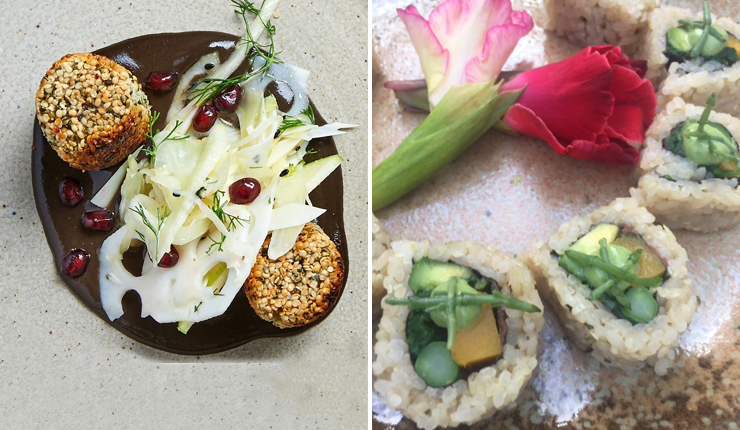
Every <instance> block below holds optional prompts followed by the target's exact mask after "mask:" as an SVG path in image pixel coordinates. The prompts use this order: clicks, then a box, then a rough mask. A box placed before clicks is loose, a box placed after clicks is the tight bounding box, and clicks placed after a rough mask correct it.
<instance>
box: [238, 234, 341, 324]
mask: <svg viewBox="0 0 740 430" xmlns="http://www.w3.org/2000/svg"><path fill="white" fill-rule="evenodd" d="M270 238H271V236H268V237H267V239H266V240H265V243H264V244H263V245H262V249H261V250H260V253H259V255H258V256H257V262H256V263H255V265H254V267H253V268H252V273H251V274H250V275H249V278H248V279H247V282H246V283H245V284H244V291H245V292H246V293H247V298H248V299H249V303H250V304H251V305H252V308H254V310H255V312H257V315H259V316H260V318H262V319H264V320H267V321H271V322H272V323H273V324H275V325H276V326H278V327H280V328H288V327H300V326H303V325H306V324H308V323H311V322H313V321H316V320H317V319H319V318H320V317H321V316H322V315H324V314H325V313H326V311H327V310H328V309H329V308H330V307H331V305H332V304H333V303H334V302H335V301H336V300H337V298H338V297H339V291H340V288H341V285H342V279H343V278H344V262H343V261H342V256H341V255H339V251H338V250H337V247H336V245H334V242H332V241H331V239H330V238H329V236H327V235H326V233H324V231H323V230H321V227H319V226H318V225H316V224H315V223H308V224H306V226H305V227H303V230H302V231H301V234H300V235H298V239H297V240H296V243H295V245H294V246H293V248H292V249H291V250H290V251H288V252H287V253H286V254H285V255H283V256H282V257H280V258H278V259H277V260H270V259H268V258H267V248H268V246H269V245H270Z"/></svg>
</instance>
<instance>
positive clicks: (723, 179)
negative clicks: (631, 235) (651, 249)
mask: <svg viewBox="0 0 740 430" xmlns="http://www.w3.org/2000/svg"><path fill="white" fill-rule="evenodd" d="M714 99H715V98H714V97H710V100H709V103H708V105H707V107H700V106H694V105H692V104H687V103H685V102H684V101H683V100H681V99H679V98H675V99H673V101H671V102H670V103H668V105H667V106H666V109H665V110H664V111H663V112H662V113H661V114H660V115H658V116H657V118H656V119H655V122H654V123H653V125H652V127H651V128H650V130H648V133H647V139H646V148H645V150H644V151H643V153H642V159H641V160H640V169H641V171H642V177H641V178H640V181H639V183H638V188H633V189H631V190H630V194H631V195H632V196H633V197H634V198H636V199H637V200H638V201H639V202H640V203H641V204H642V205H643V206H645V207H647V208H648V210H649V211H650V212H652V213H653V214H654V215H655V217H656V218H657V220H658V221H659V222H661V223H663V224H666V225H667V226H669V227H670V228H684V229H688V230H694V231H701V232H712V231H717V230H719V229H723V228H728V227H732V226H734V225H737V224H738V223H739V222H740V190H739V189H738V177H740V170H738V166H739V165H740V163H739V162H738V145H737V139H738V138H740V120H738V119H736V118H733V117H732V116H730V115H728V114H722V113H717V112H711V109H712V105H713V103H714ZM717 103H719V100H718V101H717ZM701 124H704V126H703V129H704V135H703V137H701V136H700V137H696V136H695V135H696V134H697V132H698V129H699V127H700V125H701Z"/></svg>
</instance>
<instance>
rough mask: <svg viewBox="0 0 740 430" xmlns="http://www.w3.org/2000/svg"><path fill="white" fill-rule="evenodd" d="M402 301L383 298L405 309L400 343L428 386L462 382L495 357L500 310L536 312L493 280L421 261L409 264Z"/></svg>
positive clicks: (502, 325)
mask: <svg viewBox="0 0 740 430" xmlns="http://www.w3.org/2000/svg"><path fill="white" fill-rule="evenodd" d="M409 287H410V288H411V290H412V292H413V295H411V296H409V297H407V298H406V299H394V298H389V299H386V303H387V304H390V305H405V306H408V307H409V308H410V312H409V316H408V319H407V321H406V342H407V344H408V347H409V355H410V356H411V362H412V363H413V364H414V370H415V371H416V373H417V374H418V375H419V376H420V377H421V378H422V379H423V380H424V381H425V382H426V383H427V384H428V385H429V386H432V387H444V386H447V385H450V384H452V383H454V382H455V381H457V380H458V379H461V378H465V377H467V375H468V374H469V373H470V372H472V371H474V370H477V369H480V368H481V367H484V366H488V365H490V364H491V363H494V362H495V361H496V360H498V359H499V358H500V357H501V353H502V351H503V343H504V342H505V341H506V313H505V311H504V307H507V308H510V309H516V310H520V311H524V312H541V311H540V309H539V308H538V307H536V306H534V305H531V304H529V303H526V302H523V301H521V300H518V299H516V298H514V297H511V296H507V295H505V294H503V293H501V291H500V288H499V285H498V284H497V283H496V281H494V280H493V279H489V278H486V277H483V276H481V274H480V273H478V272H477V271H475V270H472V269H470V268H468V267H464V266H461V265H458V264H455V263H452V262H443V261H437V260H432V259H428V258H423V259H421V260H419V261H418V262H416V263H414V266H413V268H412V272H411V277H410V278H409Z"/></svg>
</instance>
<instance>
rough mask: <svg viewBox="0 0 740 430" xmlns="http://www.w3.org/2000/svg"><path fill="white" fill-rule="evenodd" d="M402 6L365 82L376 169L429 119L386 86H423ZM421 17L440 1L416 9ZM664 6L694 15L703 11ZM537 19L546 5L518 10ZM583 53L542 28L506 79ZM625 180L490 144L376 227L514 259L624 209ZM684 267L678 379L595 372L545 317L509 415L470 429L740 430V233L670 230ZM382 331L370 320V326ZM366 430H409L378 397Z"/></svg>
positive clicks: (389, 11) (617, 170)
mask: <svg viewBox="0 0 740 430" xmlns="http://www.w3.org/2000/svg"><path fill="white" fill-rule="evenodd" d="M410 3H411V1H410V0H401V1H399V0H380V1H375V2H374V3H373V45H374V48H375V50H376V53H377V54H378V58H379V59H380V65H381V68H382V71H383V72H382V75H380V76H378V77H377V78H376V79H375V80H374V81H373V118H372V121H373V139H372V142H373V147H372V148H373V151H372V157H373V164H377V163H378V162H380V161H381V160H383V159H384V158H385V157H387V156H388V155H389V154H390V153H391V152H392V151H393V149H395V148H396V147H397V146H398V145H399V144H400V143H401V141H402V140H403V138H404V137H405V136H406V135H408V134H409V133H410V132H411V130H413V129H414V127H416V126H417V125H418V124H419V123H420V122H421V120H422V119H423V115H420V114H411V113H406V112H399V109H398V107H397V104H396V101H395V99H394V97H393V95H392V93H391V92H390V91H389V90H386V89H384V88H383V87H382V83H383V82H384V81H386V80H395V79H418V78H420V77H422V76H423V75H422V72H421V68H420V66H419V65H418V59H417V57H416V54H415V52H414V50H413V47H412V46H411V44H410V41H409V38H408V35H407V34H406V31H405V28H404V26H403V24H402V23H401V22H400V20H399V19H398V18H397V16H396V13H395V8H396V7H405V6H406V5H407V4H410ZM413 3H414V4H415V5H417V7H419V9H420V11H421V13H422V15H423V16H428V13H429V12H430V11H431V10H432V9H433V8H434V6H436V4H438V3H439V2H437V1H428V0H422V1H414V2H413ZM664 4H667V5H675V6H680V7H691V8H694V9H698V8H699V2H694V1H692V2H689V1H677V0H666V1H664ZM514 6H515V8H516V9H526V10H527V11H529V12H530V13H531V14H532V15H533V16H534V17H535V22H537V19H538V13H541V12H540V8H541V6H542V5H541V0H524V1H519V2H517V1H515V2H514ZM712 12H713V13H716V14H717V15H720V16H730V17H736V16H738V13H740V5H738V4H737V3H735V2H731V1H729V0H724V1H714V2H712ZM578 51H579V48H578V47H576V46H573V45H571V44H570V43H568V42H567V41H565V40H564V39H560V38H558V37H556V36H554V35H553V34H550V33H548V32H545V31H543V30H542V28H541V27H539V26H537V27H535V29H534V30H533V31H532V32H531V33H530V35H528V36H527V37H526V38H524V39H522V41H521V42H520V43H519V45H518V47H517V49H516V50H515V51H514V53H513V55H512V56H511V57H510V59H509V62H508V63H507V65H506V67H505V69H506V70H525V69H528V68H532V67H537V66H540V65H544V64H547V63H550V62H552V61H558V60H560V59H563V58H565V57H567V56H569V55H572V54H574V53H576V52H578ZM635 184H636V177H635V175H634V170H633V169H632V168H630V167H620V166H607V165H601V164H596V163H588V162H583V161H579V160H575V159H568V158H565V157H561V156H558V155H557V154H555V153H554V152H553V151H552V150H551V149H550V147H549V146H548V145H547V144H546V143H544V142H542V141H537V140H534V139H530V138H527V137H519V138H512V137H508V136H504V135H501V134H497V133H495V132H489V133H487V134H486V135H485V136H484V137H483V138H482V139H481V140H480V141H479V142H477V143H476V144H474V145H473V146H472V147H471V148H470V149H468V150H467V151H466V152H465V153H464V154H463V155H462V156H461V157H460V158H459V159H458V160H457V161H455V162H454V163H452V164H451V165H449V166H447V167H446V168H445V169H443V170H442V171H441V172H440V173H439V174H437V175H436V176H435V177H434V178H432V179H431V180H430V181H428V182H427V183H425V184H424V185H422V186H421V187H419V188H418V189H417V190H415V191H414V192H412V193H410V194H409V195H407V196H406V197H405V198H404V199H402V200H401V201H399V202H397V203H396V204H394V205H392V206H390V207H388V208H386V209H384V210H382V211H380V212H378V213H377V214H376V216H378V218H379V219H380V221H381V222H382V223H383V224H384V226H385V228H386V229H387V230H388V233H389V235H390V236H391V239H393V240H397V239H407V240H430V241H437V242H441V241H450V240H474V241H476V242H479V243H482V244H485V245H490V246H493V247H495V248H497V249H499V250H500V251H502V252H506V253H508V254H511V255H517V254H521V253H523V252H525V251H527V250H529V249H530V248H531V247H532V245H533V244H534V243H535V242H536V241H544V240H546V238H547V237H549V235H551V234H553V233H554V232H555V231H556V230H557V228H558V227H559V226H560V225H561V224H562V223H563V222H565V221H567V220H569V219H571V218H573V217H575V216H579V215H583V214H586V213H589V212H591V211H593V210H594V209H596V208H598V207H600V206H603V205H606V204H608V203H609V202H610V201H612V200H613V199H614V198H617V197H628V196H629V192H628V190H629V188H630V186H633V185H635ZM675 233H676V237H677V238H678V241H679V243H680V244H681V245H682V246H683V247H684V248H686V250H687V252H688V254H689V259H690V263H689V267H688V268H689V272H690V274H691V278H692V279H693V289H694V292H695V293H696V294H697V295H698V296H699V297H700V298H701V306H700V307H699V309H698V311H697V313H696V315H695V316H694V319H693V321H692V323H691V325H690V326H689V329H688V331H687V332H686V333H684V335H683V336H682V337H681V338H680V341H679V348H678V351H677V352H678V359H677V361H678V367H676V368H674V369H673V370H671V371H669V373H668V375H667V376H665V377H662V378H661V377H657V376H656V375H655V374H654V372H653V371H652V370H644V371H642V372H635V373H626V372H624V371H621V370H617V369H607V368H604V367H601V366H599V365H598V364H597V363H596V362H595V361H594V360H590V359H589V356H588V355H587V354H585V353H584V352H582V351H581V350H579V349H577V348H576V347H575V346H574V345H573V344H572V343H571V342H570V341H569V340H568V339H567V337H566V336H565V333H564V331H563V329H562V327H561V325H560V323H559V322H558V321H557V318H556V317H555V316H554V315H553V313H552V310H551V309H549V308H547V307H546V310H545V320H546V323H545V327H544V329H543V331H542V333H541V336H540V346H539V354H538V362H539V366H538V369H537V370H536V372H535V375H534V376H533V377H532V379H531V380H530V382H529V384H528V385H527V386H526V387H525V389H524V390H523V392H522V393H521V395H520V396H519V399H518V401H517V405H516V408H514V409H512V410H511V411H506V412H503V413H498V414H496V415H495V416H494V417H492V418H491V419H489V420H485V421H483V422H479V423H477V424H475V425H474V426H473V428H475V429H484V428H493V429H497V430H498V429H506V430H515V429H519V430H524V429H551V428H575V429H586V428H591V429H595V428H598V429H610V430H611V429H613V430H627V429H663V428H674V429H692V430H693V429H704V428H706V429H737V428H738V425H739V424H740V385H739V384H740V371H739V370H738V363H740V348H739V346H738V344H739V343H740V317H738V316H737V315H738V313H737V311H738V310H739V309H740V303H739V301H738V294H739V293H740V276H739V275H740V251H739V250H738V247H737V246H736V244H737V240H738V239H739V238H740V229H733V230H729V231H724V232H720V233H716V234H698V233H691V232H686V231H676V232H675ZM374 324H377V320H376V321H374ZM373 428H374V429H385V428H390V429H399V430H400V429H404V430H405V429H414V428H416V426H415V425H414V423H413V422H411V421H410V420H408V419H402V416H401V415H400V414H398V413H397V412H394V411H391V410H388V408H386V407H385V406H384V405H383V404H382V402H379V401H378V399H377V398H374V404H373Z"/></svg>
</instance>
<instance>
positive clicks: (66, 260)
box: [62, 248, 90, 278]
mask: <svg viewBox="0 0 740 430" xmlns="http://www.w3.org/2000/svg"><path fill="white" fill-rule="evenodd" d="M89 261H90V254H88V253H87V252H85V250H84V249H79V248H76V249H72V250H70V251H69V252H68V253H67V255H65V256H64V257H63V258H62V275H64V276H69V277H71V278H79V277H80V276H82V274H83V273H85V270H87V263H88V262H89Z"/></svg>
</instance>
